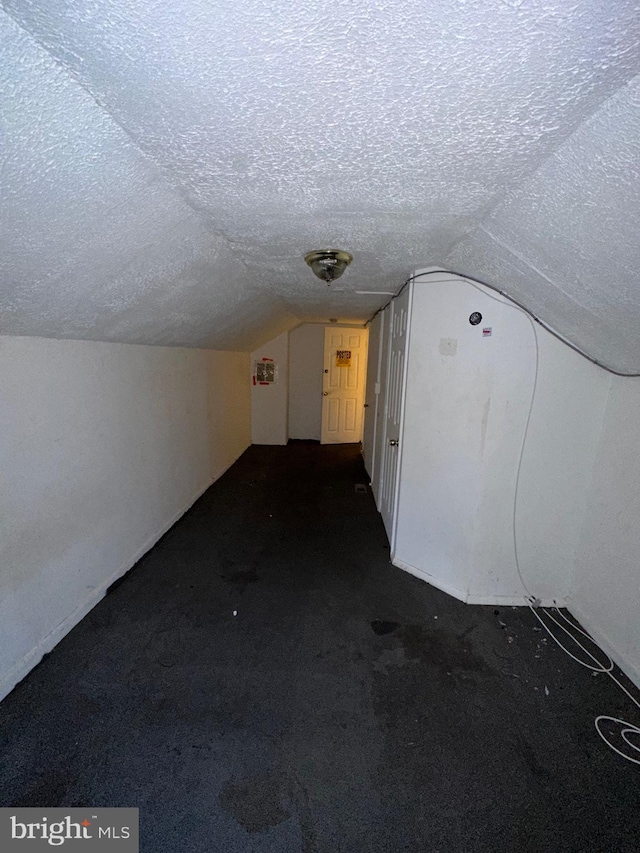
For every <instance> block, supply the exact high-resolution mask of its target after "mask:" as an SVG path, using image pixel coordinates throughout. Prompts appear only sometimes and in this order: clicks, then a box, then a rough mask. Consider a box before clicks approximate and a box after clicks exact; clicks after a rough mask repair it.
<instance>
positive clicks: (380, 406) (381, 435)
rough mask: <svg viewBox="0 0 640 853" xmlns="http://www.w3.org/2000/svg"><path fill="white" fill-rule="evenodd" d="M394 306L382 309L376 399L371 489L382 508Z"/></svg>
mask: <svg viewBox="0 0 640 853" xmlns="http://www.w3.org/2000/svg"><path fill="white" fill-rule="evenodd" d="M391 313H392V308H391V305H388V306H387V307H386V308H385V309H384V311H381V312H380V314H378V316H379V317H380V370H379V374H378V375H379V377H380V380H379V381H380V393H379V394H378V397H377V401H376V404H377V405H376V429H375V436H374V440H373V475H372V479H371V491H372V492H373V497H374V499H375V502H376V506H377V507H378V509H380V506H381V503H380V502H381V497H382V448H383V446H384V440H385V426H386V418H387V382H388V380H389V338H390V335H391V326H390V319H391Z"/></svg>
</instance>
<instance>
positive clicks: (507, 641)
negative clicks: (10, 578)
mask: <svg viewBox="0 0 640 853" xmlns="http://www.w3.org/2000/svg"><path fill="white" fill-rule="evenodd" d="M363 482H366V476H365V472H364V469H363V467H362V463H361V460H360V457H359V455H358V451H357V448H356V447H354V446H352V445H347V446H344V445H343V446H337V447H320V446H318V445H315V444H312V443H292V444H291V445H289V447H252V448H250V449H249V450H248V451H247V453H246V454H245V455H244V456H243V457H242V459H241V460H240V461H239V462H238V463H237V464H236V465H235V466H234V467H233V468H232V469H231V470H230V471H229V472H228V473H227V474H226V475H225V476H224V477H223V478H222V480H220V481H219V482H218V483H216V484H215V485H214V486H212V488H211V489H209V491H208V492H207V493H206V494H205V495H204V496H203V497H202V498H201V499H200V500H199V501H198V502H197V504H196V505H195V506H194V507H193V508H192V509H191V511H190V512H189V513H187V515H186V516H185V517H184V518H183V519H182V520H181V521H180V522H179V523H178V524H176V525H175V527H174V528H173V529H172V530H171V531H170V532H169V533H168V534H167V535H166V536H165V537H164V538H163V539H162V540H161V542H160V543H159V544H158V545H157V546H156V547H155V548H154V549H153V550H152V551H151V552H150V553H149V554H147V555H146V556H145V557H144V559H142V560H141V561H140V562H139V563H138V565H137V566H136V567H135V569H134V570H133V571H131V572H130V573H129V574H128V575H127V577H126V578H125V579H124V581H123V582H121V583H119V585H118V586H117V587H116V588H115V589H113V590H112V591H111V593H110V594H109V595H108V596H107V597H106V598H105V599H104V600H103V601H102V602H101V603H100V604H99V605H98V606H97V607H96V608H95V609H94V610H93V611H92V612H91V613H90V614H89V615H88V616H87V617H86V618H85V619H84V621H83V622H82V623H81V624H80V625H79V626H78V627H77V628H76V629H75V630H74V631H72V633H71V634H70V635H69V636H68V637H67V638H66V639H65V640H63V641H62V642H61V643H60V644H59V646H58V647H57V648H56V649H55V650H54V651H53V652H52V654H50V655H49V656H48V657H46V658H45V660H44V661H43V662H42V663H41V664H40V666H39V667H38V668H37V669H36V670H35V671H34V672H33V673H32V674H31V675H30V676H29V677H28V678H27V679H25V681H24V682H23V683H22V684H20V685H19V686H18V688H16V690H15V691H14V692H13V693H12V694H11V695H10V696H9V697H8V698H7V699H6V700H5V702H4V703H3V704H2V705H0V730H1V743H0V745H1V751H2V764H1V768H0V799H1V804H2V805H14V806H29V805H34V806H75V805H78V806H90V805H94V806H116V805H120V806H138V807H139V808H140V817H141V838H142V842H141V849H142V850H143V851H145V853H165V851H166V853H185V851H198V853H200V852H201V851H202V853H209V851H212V852H213V851H216V853H217V851H219V853H235V851H256V853H258V851H260V853H262V851H283V853H284V851H303V852H304V853H337V851H345V853H346V851H349V853H360V851H362V853H365V851H366V853H378V852H379V851H388V853H396V851H404V850H406V851H434V853H435V851H446V853H454V852H455V853H458V851H459V853H471V851H491V853H498V851H504V853H515V852H516V851H547V850H552V851H589V853H595V851H601V853H616V851H637V850H638V849H640V784H639V782H640V768H639V767H637V766H634V765H632V764H630V763H628V762H625V761H624V760H623V759H621V758H618V757H617V756H616V755H615V754H614V753H612V752H610V751H609V750H608V749H607V748H606V747H605V745H604V744H603V743H602V741H601V740H600V739H599V738H598V736H597V734H596V732H595V730H594V726H593V720H594V717H595V716H596V715H597V714H599V713H607V714H613V715H620V714H622V716H625V717H627V718H628V719H631V720H633V719H635V717H634V716H633V711H632V710H631V708H630V707H629V705H630V703H628V702H625V701H623V699H622V698H621V696H620V695H619V694H618V693H617V692H615V690H614V689H613V687H612V685H611V683H610V682H609V680H608V679H606V678H605V677H602V676H599V677H593V676H591V675H590V673H588V672H586V671H585V670H583V669H581V668H580V667H578V666H577V665H576V664H574V663H573V662H572V661H571V660H569V659H568V658H567V657H566V656H564V655H563V653H562V652H560V651H559V650H558V649H557V648H555V647H554V646H553V644H552V643H551V641H549V642H545V641H544V640H543V637H542V635H541V634H540V632H539V631H537V630H536V623H535V622H534V619H533V616H532V615H531V614H530V613H529V612H528V611H527V610H515V609H512V608H508V609H506V610H502V611H500V612H496V611H495V610H494V608H487V607H470V606H466V605H464V604H461V603H460V602H458V601H455V600H454V599H452V598H449V597H448V596H446V595H444V594H443V593H440V592H438V591H437V590H435V589H432V588H431V587H429V586H428V585H427V584H425V583H422V582H421V581H419V580H417V579H416V578H414V577H412V576H410V575H408V574H406V573H404V572H402V571H400V570H399V569H396V568H393V567H392V566H390V565H389V562H388V557H389V551H388V545H387V540H386V537H385V534H384V531H383V528H382V524H381V521H380V517H379V515H378V514H377V512H376V510H375V507H374V504H373V499H372V497H371V494H370V492H369V491H367V492H366V493H364V494H362V493H357V492H356V491H355V489H354V484H356V483H363ZM234 610H237V616H234V615H233V611H234ZM545 687H546V688H547V691H548V695H547V691H545Z"/></svg>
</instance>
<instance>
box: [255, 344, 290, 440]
mask: <svg viewBox="0 0 640 853" xmlns="http://www.w3.org/2000/svg"><path fill="white" fill-rule="evenodd" d="M265 357H266V358H272V359H274V361H275V362H276V364H277V367H278V381H277V382H275V383H274V384H272V385H253V384H252V385H251V440H252V442H253V443H254V444H286V443H287V441H288V440H289V428H288V398H289V334H288V332H283V333H282V334H281V335H278V337H277V338H273V340H271V341H269V342H268V343H266V344H264V346H261V347H258V349H256V350H254V351H253V352H252V353H251V372H253V365H254V362H256V361H260V359H262V358H265Z"/></svg>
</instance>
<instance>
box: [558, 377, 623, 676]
mask: <svg viewBox="0 0 640 853" xmlns="http://www.w3.org/2000/svg"><path fill="white" fill-rule="evenodd" d="M639 448H640V380H639V379H624V378H620V377H616V376H611V378H610V392H609V398H608V401H607V407H606V411H605V414H604V421H603V426H602V434H601V438H600V444H599V448H598V455H597V458H596V461H595V466H594V470H593V478H592V481H591V488H590V491H589V495H588V501H587V511H586V513H585V516H584V523H583V524H582V527H581V530H580V547H579V549H578V553H577V560H576V565H575V570H574V575H573V581H572V585H571V593H570V597H569V608H570V609H571V611H572V612H573V613H575V615H576V616H577V617H578V618H579V619H580V621H581V622H582V623H583V624H584V625H585V626H586V627H587V628H588V630H589V631H590V632H591V633H592V634H593V636H594V637H595V638H596V639H597V640H598V642H599V643H600V645H601V646H602V647H603V648H604V649H605V650H606V651H607V652H608V653H609V654H610V655H611V656H612V658H613V659H614V660H615V661H616V662H617V663H618V664H619V665H620V666H621V667H622V668H623V669H624V670H625V672H626V673H627V674H628V675H629V676H630V677H631V678H633V680H634V681H635V683H636V684H637V685H638V686H640V523H639V521H640V452H639Z"/></svg>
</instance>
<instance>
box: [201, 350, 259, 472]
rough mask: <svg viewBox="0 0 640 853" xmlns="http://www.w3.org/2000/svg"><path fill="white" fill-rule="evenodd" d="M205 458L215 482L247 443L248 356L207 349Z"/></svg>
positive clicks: (249, 440) (248, 412)
mask: <svg viewBox="0 0 640 853" xmlns="http://www.w3.org/2000/svg"><path fill="white" fill-rule="evenodd" d="M208 360H209V364H208V366H209V455H210V470H211V479H212V481H213V480H217V479H218V477H220V476H221V475H222V474H223V473H224V472H225V471H226V470H227V468H229V467H230V466H231V465H233V463H234V462H235V461H236V459H237V458H238V457H239V456H240V455H241V454H242V453H244V451H245V450H246V449H247V447H248V446H249V445H250V444H251V391H250V386H249V383H248V382H247V373H248V371H249V364H250V360H249V353H246V352H225V351H221V350H209V351H208Z"/></svg>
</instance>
